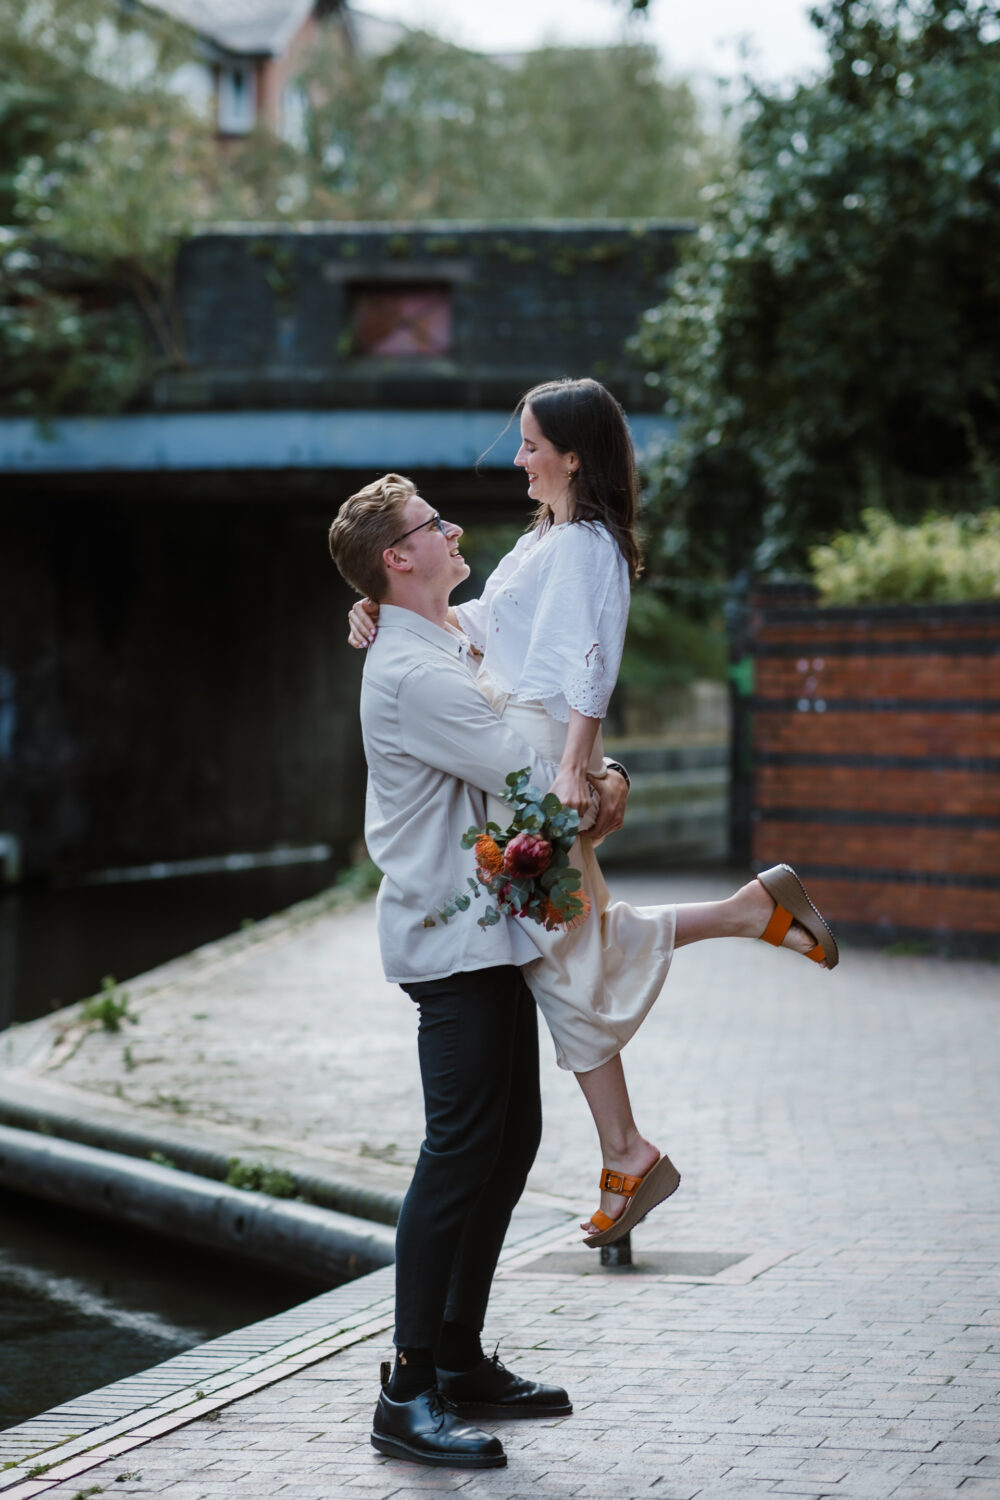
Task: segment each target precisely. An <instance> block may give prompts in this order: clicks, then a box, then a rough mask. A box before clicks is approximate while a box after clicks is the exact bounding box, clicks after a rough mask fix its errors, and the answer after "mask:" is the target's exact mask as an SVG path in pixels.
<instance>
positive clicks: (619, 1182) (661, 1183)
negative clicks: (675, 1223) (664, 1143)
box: [583, 1156, 681, 1247]
mask: <svg viewBox="0 0 1000 1500" xmlns="http://www.w3.org/2000/svg"><path fill="white" fill-rule="evenodd" d="M680 1181H681V1174H680V1173H679V1172H678V1170H677V1168H676V1167H675V1166H674V1164H673V1162H672V1161H671V1160H670V1157H669V1156H661V1157H660V1159H659V1161H658V1162H654V1164H653V1166H651V1167H650V1169H649V1171H648V1172H647V1173H646V1175H645V1177H627V1176H626V1175H625V1173H624V1172H611V1171H609V1170H608V1169H607V1168H605V1169H604V1171H603V1172H602V1173H601V1192H602V1193H621V1194H622V1195H623V1196H624V1197H626V1198H627V1199H628V1202H627V1203H626V1205H625V1207H624V1208H623V1209H622V1211H621V1213H620V1214H619V1215H618V1217H617V1219H612V1218H611V1217H610V1216H609V1215H608V1214H605V1213H602V1212H601V1210H600V1209H599V1208H598V1209H595V1211H594V1212H593V1213H592V1214H591V1216H590V1222H591V1223H592V1224H596V1225H597V1230H598V1232H597V1234H588V1235H587V1237H586V1239H585V1240H584V1242H583V1243H584V1244H585V1245H593V1246H595V1247H596V1246H599V1245H613V1244H614V1242H615V1240H620V1239H621V1238H622V1236H623V1235H626V1234H628V1232H629V1230H630V1229H634V1228H635V1226H636V1225H637V1224H638V1222H639V1220H640V1219H644V1218H645V1217H646V1215H647V1214H648V1213H649V1211H650V1209H652V1208H655V1207H656V1205H657V1204H658V1203H662V1202H663V1200H664V1198H669V1197H670V1194H671V1193H676V1191H677V1189H678V1187H679V1186H680Z"/></svg>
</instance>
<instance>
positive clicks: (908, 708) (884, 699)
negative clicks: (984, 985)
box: [750, 600, 1000, 952]
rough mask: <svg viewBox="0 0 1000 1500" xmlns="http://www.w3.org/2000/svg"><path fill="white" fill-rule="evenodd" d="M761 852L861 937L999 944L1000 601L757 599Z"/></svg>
mask: <svg viewBox="0 0 1000 1500" xmlns="http://www.w3.org/2000/svg"><path fill="white" fill-rule="evenodd" d="M750 649H751V652H752V655H753V658H754V694H753V698H752V700H751V707H752V716H753V763H754V772H753V815H752V821H753V855H754V860H755V864H756V866H757V867H758V868H763V867H764V866H765V865H767V864H772V863H775V862H777V861H779V860H786V861H788V862H789V863H792V864H795V866H796V868H798V869H800V870H801V872H802V873H803V874H805V875H808V877H809V883H810V890H811V891H812V892H813V893H814V896H815V899H816V900H817V902H818V903H819V904H821V905H823V907H824V909H825V910H826V911H827V912H828V913H829V916H830V919H831V921H832V922H833V923H834V924H835V925H836V923H837V922H838V921H839V922H840V923H842V924H843V925H845V926H846V927H847V928H848V929H849V930H851V931H852V932H856V933H867V934H871V935H876V936H882V937H884V938H886V939H892V938H895V937H898V936H900V935H904V936H906V937H914V936H917V937H922V938H925V939H927V940H928V941H930V942H932V944H933V946H935V947H936V948H940V949H943V950H948V949H949V948H952V949H954V950H955V951H970V949H971V951H981V952H987V951H989V952H992V951H994V950H996V951H998V952H1000V603H993V602H983V603H973V604H960V605H917V606H914V605H910V606H892V607H890V606H880V607H870V606H863V607H858V608H854V609H849V608H843V607H841V608H836V609H831V608H820V607H817V606H815V605H812V606H810V605H808V604H807V605H804V606H803V605H802V604H799V603H796V604H795V605H794V606H790V605H787V604H781V603H775V604H773V605H772V604H770V602H769V601H759V600H758V601H756V602H755V603H754V605H753V606H752V608H751V612H750Z"/></svg>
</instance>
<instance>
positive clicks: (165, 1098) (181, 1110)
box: [153, 1089, 191, 1115]
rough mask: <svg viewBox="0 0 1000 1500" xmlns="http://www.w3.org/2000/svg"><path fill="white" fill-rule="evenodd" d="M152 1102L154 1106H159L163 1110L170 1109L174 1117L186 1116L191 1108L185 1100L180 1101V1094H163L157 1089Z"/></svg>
mask: <svg viewBox="0 0 1000 1500" xmlns="http://www.w3.org/2000/svg"><path fill="white" fill-rule="evenodd" d="M153 1102H154V1104H159V1105H161V1106H162V1107H163V1108H164V1109H172V1110H173V1111H174V1114H176V1115H186V1114H187V1112H188V1110H189V1109H190V1108H191V1106H190V1104H189V1103H188V1102H187V1100H186V1099H182V1098H181V1096H180V1094H164V1093H163V1092H162V1090H159V1089H158V1090H157V1092H156V1097H155V1099H154V1101H153Z"/></svg>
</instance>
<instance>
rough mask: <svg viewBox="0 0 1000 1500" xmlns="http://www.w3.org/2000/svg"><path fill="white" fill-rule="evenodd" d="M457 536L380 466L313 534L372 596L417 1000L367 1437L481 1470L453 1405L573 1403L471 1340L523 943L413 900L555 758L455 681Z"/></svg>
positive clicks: (526, 996)
mask: <svg viewBox="0 0 1000 1500" xmlns="http://www.w3.org/2000/svg"><path fill="white" fill-rule="evenodd" d="M461 535H462V529H461V527H459V526H455V525H452V524H451V523H450V522H447V521H443V520H442V519H441V518H440V516H438V515H437V514H436V513H435V512H434V511H433V510H432V508H431V506H430V505H429V504H428V503H427V501H426V500H424V499H423V498H422V497H421V496H420V495H418V494H417V492H416V488H415V486H414V485H413V484H412V482H411V481H410V480H408V479H403V478H401V477H400V476H399V475H397V474H387V475H385V476H384V478H382V479H380V480H377V481H376V482H375V483H373V484H370V485H367V486H366V487H365V488H364V489H363V490H361V491H359V493H358V494H356V495H353V496H351V498H350V499H349V500H347V501H345V503H344V504H343V505H342V506H341V508H340V512H339V514H338V516H337V519H336V520H335V521H334V523H333V525H332V527H331V528H330V551H331V554H332V556H333V559H334V561H335V562H336V564H337V566H338V568H339V569H340V571H341V573H342V574H343V576H344V577H345V578H346V579H347V581H348V583H350V584H351V586H352V587H353V588H356V589H357V590H358V592H359V593H361V594H363V595H367V596H368V597H369V598H372V599H376V600H378V601H379V603H380V605H381V612H380V615H379V629H378V635H377V638H376V640H375V642H374V644H373V645H372V647H371V650H370V651H369V654H368V657H367V659H366V661H365V672H364V681H363V686H362V690H361V723H362V730H363V734H364V743H365V754H366V757H367V761H368V802H367V807H366V816H365V834H366V838H367V842H368V848H369V851H370V853H371V856H372V858H373V859H374V861H375V863H376V864H377V865H378V866H379V868H380V869H381V870H382V872H383V876H384V878H383V881H382V886H381V889H380V890H379V896H378V907H377V912H378V932H379V944H380V948H381V953H382V962H383V966H384V969H385V976H386V979H387V980H389V981H390V982H391V983H396V984H399V985H401V986H402V987H403V989H404V990H405V991H406V992H407V994H408V995H409V996H410V997H411V999H413V1000H414V1001H415V1002H416V1004H417V1005H418V1006H419V1009H420V1025H419V1033H418V1050H419V1058H420V1073H421V1081H422V1085H423V1093H424V1112H425V1130H426V1137H425V1140H424V1142H423V1145H422V1146H421V1149H420V1156H419V1159H418V1161H417V1166H416V1170H415V1172H414V1175H413V1181H412V1183H411V1184H410V1188H409V1191H408V1192H407V1195H406V1198H405V1200H404V1203H403V1208H402V1211H401V1213H400V1218H399V1225H398V1227H397V1231H396V1331H395V1344H396V1358H395V1361H394V1363H393V1365H392V1368H391V1372H390V1371H389V1367H388V1366H383V1391H382V1394H381V1396H380V1398H379V1402H378V1406H377V1408H376V1411H375V1419H374V1423H373V1429H372V1444H373V1445H374V1447H376V1448H377V1449H378V1450H379V1451H380V1452H381V1453H386V1454H389V1455H391V1456H393V1457H397V1458H408V1459H415V1460H417V1461H418V1462H423V1463H428V1464H439V1465H448V1466H458V1467H464V1468H493V1467H498V1466H501V1465H503V1464H505V1463H506V1461H507V1460H506V1456H505V1454H504V1451H503V1447H502V1445H501V1443H500V1441H499V1439H497V1438H496V1437H494V1436H491V1435H490V1434H488V1433H485V1432H482V1431H480V1430H479V1429H478V1428H476V1427H473V1426H470V1425H468V1423H467V1421H466V1420H465V1419H466V1418H468V1417H475V1416H518V1417H532V1416H537V1417H552V1416H563V1415H568V1414H569V1413H570V1412H571V1411H572V1405H571V1403H570V1399H569V1397H568V1395H567V1394H566V1392H565V1391H564V1390H562V1389H561V1387H558V1386H549V1385H541V1384H539V1383H537V1382H535V1381H532V1380H528V1379H525V1378H523V1377H521V1376H517V1375H515V1374H514V1373H513V1372H512V1371H509V1370H506V1369H505V1368H504V1367H503V1365H501V1364H500V1363H499V1361H498V1360H497V1359H496V1357H495V1356H494V1357H493V1358H492V1359H487V1358H486V1357H485V1355H484V1354H483V1348H482V1343H481V1340H480V1335H481V1332H482V1327H483V1322H484V1319H485V1313H486V1305H487V1301H488V1298H489V1292H490V1287H491V1284H492V1281H493V1273H494V1271H495V1269H496V1264H497V1259H498V1257H499V1254H500V1250H501V1247H502V1245H503V1240H504V1235H505V1233H506V1231H507V1226H508V1224H509V1222H510V1217H511V1213H512V1212H513V1209H514V1205H515V1204H516V1203H517V1201H518V1199H519V1198H520V1196H521V1193H522V1192H523V1190H524V1184H525V1181H526V1179H527V1175H528V1171H529V1169H530V1167H531V1164H532V1162H533V1160H534V1157H535V1152H536V1151H537V1149H538V1142H539V1138H540V1134H541V1100H540V1096H539V1084H538V1028H537V1020H536V1016H535V1006H534V1001H533V999H532V997H531V993H530V991H529V990H528V988H527V985H526V984H525V982H524V979H523V978H522V976H521V971H520V965H522V964H525V963H530V962H531V960H532V959H534V958H535V957H537V949H536V948H535V946H534V944H533V943H532V940H531V937H530V935H529V933H528V931H527V930H526V924H522V923H520V922H519V921H517V920H515V919H512V918H509V919H503V920H502V921H501V922H499V923H498V924H496V925H495V926H492V927H487V928H485V929H484V928H481V927H480V926H479V925H478V924H477V923H476V922H475V921H474V920H473V919H472V917H471V915H470V916H469V917H467V918H466V919H465V920H464V921H463V920H455V921H453V922H451V923H450V924H449V925H448V926H444V925H443V924H442V923H440V922H439V923H437V924H436V925H435V926H431V927H427V926H425V918H426V916H427V914H428V912H430V911H432V910H433V908H434V907H435V905H436V904H437V902H438V901H439V900H440V899H444V898H446V897H447V896H448V895H450V894H451V892H452V891H453V890H455V889H459V890H461V889H463V888H465V882H466V878H467V877H468V876H469V875H470V874H471V872H472V864H471V861H472V856H471V855H470V854H469V853H468V852H467V851H463V850H462V847H461V837H462V834H463V833H464V832H465V831H466V829H468V828H469V827H470V825H473V824H474V825H475V826H476V827H482V826H483V824H484V823H485V819H486V801H485V799H486V794H487V793H494V794H495V793H496V792H497V791H498V790H499V789H500V788H501V787H502V786H503V785H504V778H505V777H506V775H507V773H508V772H509V771H513V770H519V769H520V768H521V767H522V766H528V767H530V769H531V772H532V778H533V780H534V781H536V782H537V783H538V784H539V785H540V786H545V787H547V786H549V785H551V783H552V782H553V780H554V779H555V775H556V770H557V767H556V766H555V764H553V763H552V762H549V761H546V760H544V759H542V757H541V756H539V755H538V754H537V753H536V752H535V751H534V750H533V749H531V747H530V746H528V745H527V744H526V743H525V742H524V741H523V740H522V739H520V738H519V737H518V736H517V735H516V734H514V733H513V732H512V731H511V730H510V729H508V728H507V727H506V726H505V725H504V724H503V723H502V722H501V720H500V719H499V718H498V717H497V715H496V714H495V713H494V711H493V709H492V708H491V707H490V705H489V704H488V703H487V701H486V699H485V698H484V697H483V695H482V694H481V693H480V692H479V690H478V688H477V687H476V685H475V682H474V680H473V668H472V664H471V663H470V660H469V652H470V646H469V643H468V641H467V640H466V638H465V637H464V636H463V635H462V634H461V632H460V631H458V630H456V629H454V628H453V627H452V626H451V625H450V624H449V623H448V600H449V596H450V595H451V592H452V590H453V589H454V588H455V587H456V586H457V585H458V584H459V583H461V582H462V581H463V580H464V579H466V578H467V577H468V576H469V567H468V564H467V563H466V562H465V560H464V558H463V557H462V555H461V552H460V551H459V539H460V538H461ZM601 788H602V798H601V814H600V818H599V821H598V823H597V825H595V828H594V829H593V835H594V836H595V837H600V836H601V834H603V833H606V832H609V831H611V829H613V828H616V827H619V826H620V824H621V818H622V810H623V808H624V801H625V795H626V783H625V780H624V778H623V777H621V776H619V775H618V774H617V772H615V771H610V772H609V774H608V777H607V779H606V780H604V781H602V783H601ZM443 1398H444V1399H443Z"/></svg>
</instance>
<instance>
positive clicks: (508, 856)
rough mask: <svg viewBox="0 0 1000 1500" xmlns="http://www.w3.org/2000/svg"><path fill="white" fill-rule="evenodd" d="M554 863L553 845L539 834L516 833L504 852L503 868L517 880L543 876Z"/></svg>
mask: <svg viewBox="0 0 1000 1500" xmlns="http://www.w3.org/2000/svg"><path fill="white" fill-rule="evenodd" d="M551 861H552V845H551V844H550V843H549V841H548V839H543V838H541V837H540V835H539V834H537V833H516V834H515V835H514V837H513V838H512V839H511V841H510V843H509V844H508V845H507V847H506V849H505V850H504V856H503V867H504V869H505V870H506V872H507V874H508V875H513V877H514V878H515V880H524V879H526V878H528V877H530V876H532V875H541V873H542V871H543V870H547V869H548V867H549V865H550V863H551Z"/></svg>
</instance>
